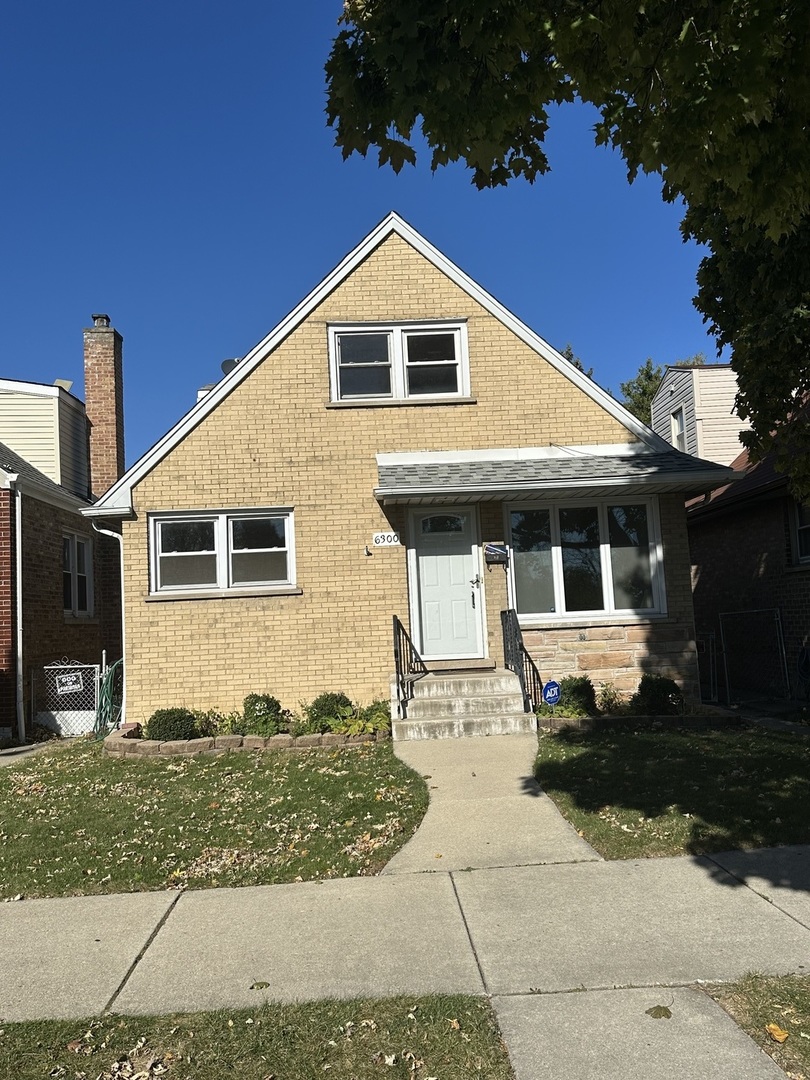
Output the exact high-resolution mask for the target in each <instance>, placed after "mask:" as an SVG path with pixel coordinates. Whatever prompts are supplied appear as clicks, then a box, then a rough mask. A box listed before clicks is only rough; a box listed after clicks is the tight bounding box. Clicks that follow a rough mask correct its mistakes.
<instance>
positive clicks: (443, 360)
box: [329, 322, 470, 401]
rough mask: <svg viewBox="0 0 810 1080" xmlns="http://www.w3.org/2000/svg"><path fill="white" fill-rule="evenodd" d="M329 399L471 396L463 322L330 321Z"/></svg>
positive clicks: (406, 398)
mask: <svg viewBox="0 0 810 1080" xmlns="http://www.w3.org/2000/svg"><path fill="white" fill-rule="evenodd" d="M329 352H330V363H331V383H332V400H333V401H363V400H379V399H386V398H388V399H391V400H394V401H402V400H408V399H419V398H422V399H424V398H454V397H456V398H457V397H466V396H468V395H469V392H470V391H469V383H470V379H469V364H468V359H467V328H466V324H465V323H464V322H436V323H399V324H395V325H385V324H378V323H362V324H359V325H346V326H337V325H335V326H330V328H329Z"/></svg>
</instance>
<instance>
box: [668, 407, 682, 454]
mask: <svg viewBox="0 0 810 1080" xmlns="http://www.w3.org/2000/svg"><path fill="white" fill-rule="evenodd" d="M669 421H670V424H671V425H672V445H673V446H674V447H675V449H676V450H680V451H681V452H682V453H684V454H685V453H686V412H685V411H684V407H683V405H679V406H678V408H677V409H673V410H672V414H671V416H670V418H669Z"/></svg>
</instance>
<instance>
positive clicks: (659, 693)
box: [630, 673, 683, 716]
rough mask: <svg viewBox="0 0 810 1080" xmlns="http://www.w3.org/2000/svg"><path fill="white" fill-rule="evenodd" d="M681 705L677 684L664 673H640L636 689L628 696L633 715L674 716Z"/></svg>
mask: <svg viewBox="0 0 810 1080" xmlns="http://www.w3.org/2000/svg"><path fill="white" fill-rule="evenodd" d="M682 705H683V697H682V696H681V691H680V689H679V687H678V684H677V683H676V682H675V681H674V680H672V679H668V678H666V676H665V675H651V674H649V673H648V674H646V675H642V676H641V682H640V683H639V686H638V690H636V692H635V694H633V696H632V697H631V698H630V712H631V713H633V714H634V715H635V716H674V715H675V714H676V713H678V712H680V710H681V706H682Z"/></svg>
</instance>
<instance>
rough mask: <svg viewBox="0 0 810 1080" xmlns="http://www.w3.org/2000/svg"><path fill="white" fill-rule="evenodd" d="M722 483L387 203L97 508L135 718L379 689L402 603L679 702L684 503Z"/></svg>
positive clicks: (542, 661)
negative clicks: (115, 557) (117, 582)
mask: <svg viewBox="0 0 810 1080" xmlns="http://www.w3.org/2000/svg"><path fill="white" fill-rule="evenodd" d="M729 475H730V474H729V471H728V470H727V469H725V468H722V467H720V466H716V465H713V464H710V463H707V462H703V461H700V460H698V459H695V458H692V457H690V456H688V455H684V454H679V453H678V452H676V451H674V450H672V448H671V447H669V446H667V445H666V444H665V443H664V442H663V441H662V440H661V439H659V438H658V437H657V436H655V435H654V434H653V433H652V432H651V431H650V430H649V429H648V428H646V427H645V426H644V425H643V424H641V423H640V422H639V421H638V420H636V419H635V418H634V417H633V416H631V415H630V414H629V413H628V412H627V411H626V410H625V409H623V408H622V407H621V406H620V405H619V404H618V403H617V402H616V401H615V400H614V399H613V398H612V397H611V396H610V395H609V394H608V393H606V392H605V391H603V390H602V389H600V387H598V386H597V385H596V384H595V383H593V382H592V381H591V380H590V379H588V378H587V377H586V376H585V375H583V374H582V373H581V372H579V371H578V370H576V368H574V367H573V366H572V365H571V364H570V363H568V362H567V361H566V360H565V359H564V358H563V357H561V356H560V354H559V353H558V352H556V351H555V350H554V349H552V348H551V347H550V346H549V345H548V344H547V343H546V342H544V341H543V340H542V339H541V338H539V337H538V336H537V335H536V334H534V333H533V332H532V331H531V330H529V329H528V328H527V327H526V326H525V325H524V324H523V323H521V322H520V321H519V320H518V319H517V318H515V316H513V315H512V314H511V313H510V312H508V311H507V310H506V309H505V308H504V307H503V306H502V305H501V304H499V303H498V302H497V301H496V300H494V299H493V297H491V296H490V295H489V294H488V293H487V292H485V291H484V290H483V289H482V288H481V287H480V286H479V285H477V284H476V283H475V282H474V281H472V280H471V279H470V278H469V277H468V276H467V275H466V274H464V273H463V272H462V271H461V270H460V269H459V268H458V267H457V266H455V265H454V264H453V263H452V262H450V260H448V259H447V258H446V257H445V256H444V255H442V254H441V253H440V252H438V251H437V250H436V249H435V248H434V247H432V246H431V245H430V244H429V243H428V242H427V241H426V240H425V239H424V238H423V237H421V236H420V235H419V234H418V233H417V232H416V231H415V230H414V229H412V228H411V227H410V226H409V225H407V224H406V223H405V222H403V221H402V220H401V219H400V218H399V217H397V216H396V215H395V214H391V215H390V216H389V217H387V218H386V219H385V220H384V221H383V222H381V223H380V225H378V226H377V228H375V229H374V230H373V231H372V232H371V233H370V234H369V235H368V236H367V237H366V238H365V239H364V240H363V241H362V242H361V243H360V244H359V245H358V246H357V247H356V248H355V249H354V250H353V251H352V252H351V253H350V254H349V255H347V256H346V258H345V259H344V260H343V261H342V262H341V263H340V265H339V266H338V267H336V268H335V270H333V271H332V272H331V273H330V274H329V275H328V276H327V277H326V278H325V279H324V280H323V281H322V282H321V283H320V284H319V285H318V286H317V287H316V288H315V289H314V290H313V291H312V292H311V293H310V294H309V295H308V296H307V297H306V298H305V299H304V300H303V301H302V302H301V303H300V304H299V305H298V307H296V308H295V309H294V310H293V311H292V312H291V313H290V314H289V315H288V316H287V317H286V318H285V319H284V320H282V322H281V323H280V324H279V325H278V326H277V327H276V328H275V329H274V330H273V331H272V332H271V333H270V334H269V335H268V336H267V337H266V338H265V339H264V340H263V341H262V342H260V343H259V344H258V345H257V346H256V347H255V348H254V349H252V350H251V351H250V352H249V353H248V354H247V355H246V356H245V357H244V358H243V359H242V360H241V361H240V362H239V363H238V364H236V365H235V366H234V367H233V369H232V370H230V371H229V373H228V374H227V375H226V376H225V378H223V379H222V381H221V382H220V383H218V384H217V385H216V386H215V387H214V388H213V389H212V390H210V391H209V392H208V393H207V394H206V395H205V396H204V397H203V398H202V399H201V400H200V401H199V402H198V403H197V405H196V406H195V407H194V408H192V409H191V410H190V412H189V413H188V414H187V415H186V416H184V417H183V418H182V419H181V420H180V422H179V423H178V424H177V425H176V426H175V427H174V428H173V429H172V430H171V431H170V432H168V434H167V435H166V436H165V437H164V438H163V439H162V440H160V441H159V442H158V443H157V444H156V445H155V447H153V448H152V449H151V450H150V451H148V452H147V454H146V455H145V456H144V457H143V458H142V459H141V460H140V461H139V462H137V464H136V465H134V466H133V467H132V468H131V469H130V470H129V471H128V472H127V473H126V475H125V476H124V477H123V478H122V479H121V480H120V481H119V482H118V483H116V484H115V485H114V486H113V487H112V488H111V489H110V491H108V492H107V494H106V495H105V496H104V497H103V498H102V499H101V500H100V501H99V503H98V504H97V505H96V506H94V507H93V508H92V509H90V510H88V511H86V514H87V515H88V516H90V517H91V518H97V517H109V518H111V519H113V520H121V521H122V531H123V536H124V563H125V629H126V643H127V644H126V665H127V695H128V709H129V713H128V715H129V719H130V720H134V721H142V720H145V719H147V718H148V717H149V715H150V714H151V713H152V711H153V710H154V709H156V708H159V707H164V706H171V705H186V706H190V707H199V708H208V707H217V708H221V709H233V708H238V707H240V706H241V702H242V699H243V697H244V696H245V695H246V694H247V693H249V692H251V691H259V692H270V693H273V694H275V695H276V696H278V697H279V698H280V699H281V700H282V702H283V704H285V705H286V706H289V707H292V708H296V707H297V706H298V704H299V702H300V701H301V700H302V699H312V698H313V697H314V696H315V695H316V694H318V693H319V692H321V691H324V690H343V691H345V692H346V693H348V694H349V695H350V696H351V697H352V698H353V699H354V700H356V701H358V702H361V703H362V702H368V701H370V700H372V699H374V698H378V697H381V696H387V694H388V688H389V680H390V677H391V673H392V671H393V663H394V661H393V647H392V616H398V617H399V618H400V619H401V620H402V622H403V623H404V624H405V625H407V626H408V627H409V630H410V635H411V637H412V639H413V641H414V643H415V645H416V647H417V649H418V650H419V651H420V653H421V654H422V655H423V657H424V659H425V661H426V662H427V664H428V667H436V668H439V667H442V666H443V667H445V668H446V667H448V666H450V667H452V666H465V667H467V666H475V665H477V664H480V665H482V666H485V665H487V664H489V665H492V663H493V662H494V663H495V664H497V665H501V664H502V663H503V642H502V635H501V622H500V612H501V610H503V609H507V608H512V609H516V610H517V612H518V617H519V620H520V624H521V627H522V631H523V637H524V641H525V644H526V646H527V648H528V649H529V650H530V652H531V654H532V655H533V656H534V658H535V660H536V662H537V664H538V666H539V668H540V671H541V673H542V675H543V677H544V678H550V677H560V676H564V675H566V674H569V673H582V674H587V675H590V676H591V677H592V678H593V679H594V681H595V682H596V683H597V684H599V683H603V682H606V681H612V682H613V683H615V685H616V686H617V687H619V688H620V689H621V690H623V691H631V690H632V689H634V687H635V686H636V684H637V682H638V679H639V676H640V675H641V673H642V672H644V671H658V672H662V673H665V674H667V675H671V676H673V677H675V678H677V679H678V680H679V682H680V683H681V684H682V685H683V687H684V690H685V692H686V694H687V695H688V696H690V697H694V695H695V693H696V685H697V669H696V662H695V643H694V626H693V612H692V596H691V590H690V581H689V553H688V545H687V536H686V521H685V512H684V505H683V503H684V496H685V495H687V494H696V493H698V492H702V491H705V490H708V488H710V487H711V486H714V485H717V484H718V483H721V482H723V481H725V480H726V479H727V477H728V476H729ZM504 548H505V549H506V552H507V562H506V563H505V565H501V564H498V563H495V564H494V565H493V562H492V560H494V559H498V558H499V557H501V555H500V553H499V549H500V551H501V552H502V550H503V549H504ZM488 560H489V561H488Z"/></svg>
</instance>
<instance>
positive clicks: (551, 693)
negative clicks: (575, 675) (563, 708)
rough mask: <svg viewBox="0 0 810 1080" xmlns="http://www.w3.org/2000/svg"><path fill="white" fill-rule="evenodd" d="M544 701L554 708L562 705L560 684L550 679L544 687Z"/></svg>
mask: <svg viewBox="0 0 810 1080" xmlns="http://www.w3.org/2000/svg"><path fill="white" fill-rule="evenodd" d="M543 701H545V703H546V705H551V706H552V708H553V707H554V706H555V705H559V704H560V684H559V683H558V682H554V680H553V679H549V681H548V682H547V683H546V685H545V686H544V687H543Z"/></svg>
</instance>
